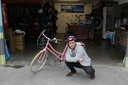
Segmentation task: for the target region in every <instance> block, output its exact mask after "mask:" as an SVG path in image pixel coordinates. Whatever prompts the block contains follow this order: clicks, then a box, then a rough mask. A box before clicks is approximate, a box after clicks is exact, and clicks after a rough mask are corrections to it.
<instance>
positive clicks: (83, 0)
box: [53, 0, 99, 3]
mask: <svg viewBox="0 0 128 85" xmlns="http://www.w3.org/2000/svg"><path fill="white" fill-rule="evenodd" d="M53 1H54V2H55V3H95V2H98V1H99V0H53Z"/></svg>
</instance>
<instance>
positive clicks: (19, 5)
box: [0, 0, 128, 85]
mask: <svg viewBox="0 0 128 85" xmlns="http://www.w3.org/2000/svg"><path fill="white" fill-rule="evenodd" d="M0 2H1V7H2V8H1V11H2V13H1V15H2V18H1V19H2V21H3V24H2V28H1V26H0V75H1V77H0V84H1V85H17V84H18V85H41V84H43V85H127V80H128V69H127V68H128V60H127V57H128V52H127V51H128V47H127V46H128V43H127V32H128V0H1V1H0ZM75 7H76V8H75ZM77 7H78V8H77ZM86 20H88V21H89V22H87V21H86ZM80 21H81V22H80ZM84 21H85V22H84ZM1 23H2V22H1V21H0V25H1ZM95 23H98V24H95ZM44 29H46V32H45V34H46V35H47V37H49V38H54V37H56V38H57V39H62V41H59V43H60V44H59V43H53V42H51V44H52V46H53V47H54V48H55V49H56V50H57V51H59V52H62V51H63V49H64V47H65V45H66V44H67V42H66V41H65V39H66V38H67V36H69V35H74V36H75V37H76V38H77V41H78V42H83V43H84V44H85V49H86V52H87V54H88V56H89V57H90V58H91V60H92V65H93V67H94V68H95V70H96V78H95V79H94V80H91V79H90V78H89V75H87V74H85V72H84V71H83V70H81V69H78V70H77V71H78V73H77V75H74V76H72V77H66V74H67V73H68V72H69V69H68V68H67V67H66V66H65V65H64V62H63V61H62V62H57V63H55V62H54V60H55V59H56V57H55V56H54V55H53V54H52V53H50V52H49V57H48V59H47V61H46V63H45V65H44V67H43V68H42V69H41V70H40V71H39V72H38V73H36V74H33V73H31V71H30V63H31V61H32V59H33V58H34V56H35V55H36V54H37V53H38V52H39V51H40V50H42V48H39V47H38V45H37V39H38V37H39V35H40V33H41V32H42V31H43V30H44ZM2 33H3V35H4V38H3V40H4V46H5V47H4V49H1V47H2V45H3V44H1V42H2V39H1V37H2V36H1V34H2ZM42 39H44V37H42ZM2 43H3V42H2ZM45 43H46V42H43V43H41V45H43V46H45ZM3 51H4V52H5V58H4V57H3ZM1 54H2V55H1ZM3 59H5V61H6V62H5V63H1V61H3ZM3 64H4V65H3ZM84 74H85V75H84Z"/></svg>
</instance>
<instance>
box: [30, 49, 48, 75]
mask: <svg viewBox="0 0 128 85" xmlns="http://www.w3.org/2000/svg"><path fill="white" fill-rule="evenodd" d="M47 57H48V51H47V50H44V51H42V52H39V53H37V54H36V56H35V57H34V58H33V60H32V62H31V64H30V71H31V72H32V73H37V72H38V71H40V70H41V69H42V68H43V66H44V64H45V63H46V61H47ZM41 60H42V61H41Z"/></svg>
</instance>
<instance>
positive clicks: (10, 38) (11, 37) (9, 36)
mask: <svg viewBox="0 0 128 85" xmlns="http://www.w3.org/2000/svg"><path fill="white" fill-rule="evenodd" d="M5 39H6V40H7V42H8V44H9V46H8V47H9V49H10V52H15V50H16V49H15V33H14V32H13V31H12V28H6V29H5Z"/></svg>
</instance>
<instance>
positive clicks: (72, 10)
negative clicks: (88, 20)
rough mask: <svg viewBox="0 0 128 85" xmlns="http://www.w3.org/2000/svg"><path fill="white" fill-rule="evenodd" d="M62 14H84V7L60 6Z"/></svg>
mask: <svg viewBox="0 0 128 85" xmlns="http://www.w3.org/2000/svg"><path fill="white" fill-rule="evenodd" d="M61 12H62V13H84V5H61Z"/></svg>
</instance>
